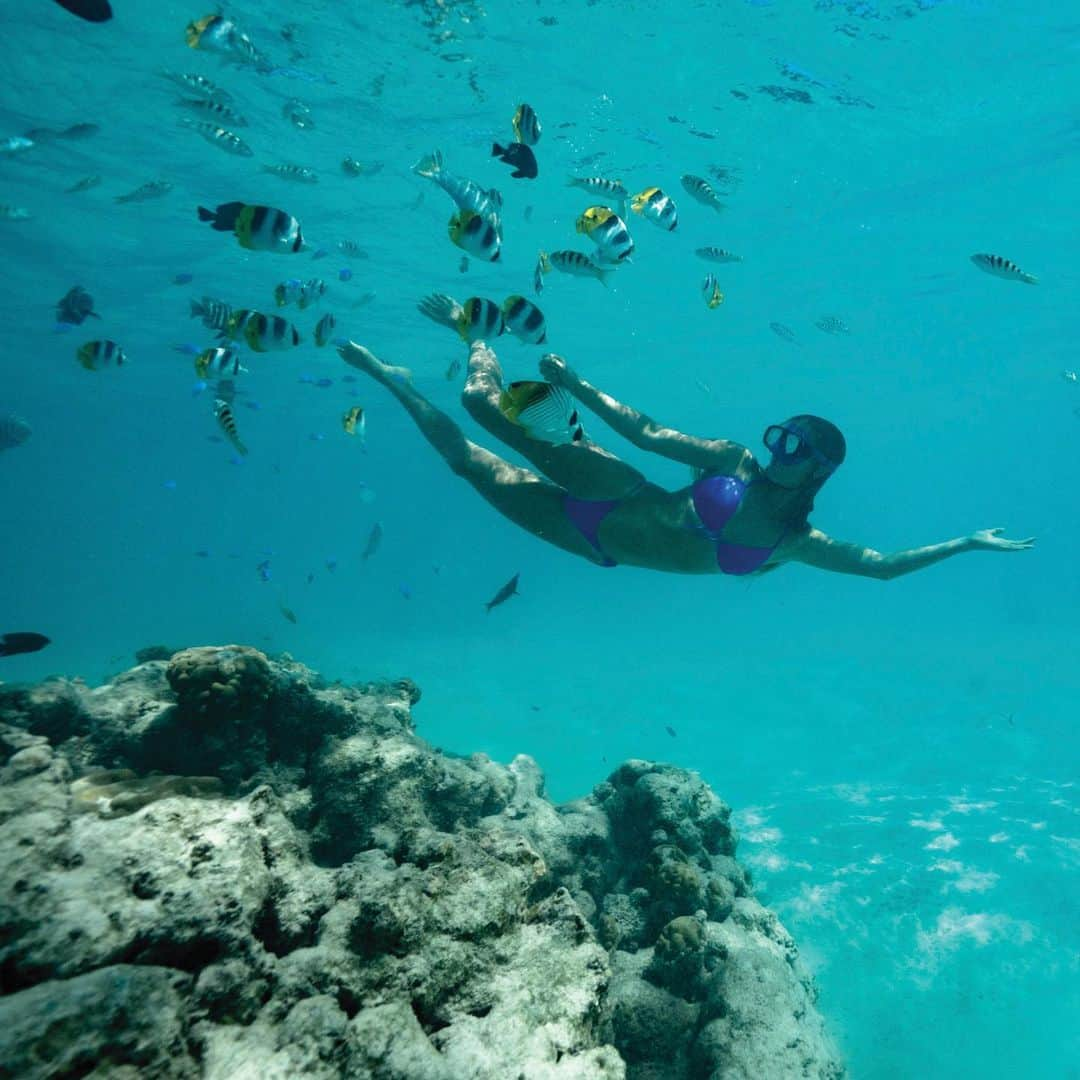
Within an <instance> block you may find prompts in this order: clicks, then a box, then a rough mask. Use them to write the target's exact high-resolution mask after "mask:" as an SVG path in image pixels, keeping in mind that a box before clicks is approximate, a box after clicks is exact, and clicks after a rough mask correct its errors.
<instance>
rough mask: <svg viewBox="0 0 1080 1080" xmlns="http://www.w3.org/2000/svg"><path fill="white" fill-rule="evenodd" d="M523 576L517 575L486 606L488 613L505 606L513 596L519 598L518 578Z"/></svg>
mask: <svg viewBox="0 0 1080 1080" xmlns="http://www.w3.org/2000/svg"><path fill="white" fill-rule="evenodd" d="M519 577H521V574H515V575H514V576H513V577H512V578H511V579H510V580H509V581H508V582H507V583H506V584H505V585H504V586H503V587H502V588H501V589H500V590H499V591H498V592H497V593H496V594H495V595H494V596H493V597H492V598H491V599H490V600H489V601H488V602H487V603H486V604H485V605H484V607H485V609H486V610H487V611H489V612H490V611H491V609H492V608H496V607H498V606H499V605H500V604H505V603H506V601H507V600H509V599H510V597H511V596H517V595H518V590H517V584H518V578H519Z"/></svg>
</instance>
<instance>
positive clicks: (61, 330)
mask: <svg viewBox="0 0 1080 1080" xmlns="http://www.w3.org/2000/svg"><path fill="white" fill-rule="evenodd" d="M74 329H75V324H74V323H69V322H58V323H55V324H54V325H53V333H54V334H66V333H68V332H69V331H70V330H74Z"/></svg>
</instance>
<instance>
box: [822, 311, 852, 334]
mask: <svg viewBox="0 0 1080 1080" xmlns="http://www.w3.org/2000/svg"><path fill="white" fill-rule="evenodd" d="M814 325H815V326H816V327H817V328H818V329H819V330H824V331H825V333H826V334H850V333H851V327H850V326H848V324H847V323H846V322H844V320H843V319H841V318H840V316H839V315H822V316H821V318H820V319H818V320H817V322H815V323H814Z"/></svg>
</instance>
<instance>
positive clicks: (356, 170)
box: [341, 157, 364, 176]
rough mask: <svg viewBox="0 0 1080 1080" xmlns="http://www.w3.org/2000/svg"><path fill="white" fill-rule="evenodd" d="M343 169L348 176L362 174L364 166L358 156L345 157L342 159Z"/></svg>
mask: <svg viewBox="0 0 1080 1080" xmlns="http://www.w3.org/2000/svg"><path fill="white" fill-rule="evenodd" d="M341 171H342V172H343V173H344V174H345V175H346V176H362V175H363V172H364V166H363V165H362V164H361V163H360V162H359V161H357V160H356V158H353V157H345V158H342V159H341Z"/></svg>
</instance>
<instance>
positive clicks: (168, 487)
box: [161, 480, 176, 491]
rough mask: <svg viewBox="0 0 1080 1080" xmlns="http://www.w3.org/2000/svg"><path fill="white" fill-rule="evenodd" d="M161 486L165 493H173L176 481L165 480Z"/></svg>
mask: <svg viewBox="0 0 1080 1080" xmlns="http://www.w3.org/2000/svg"><path fill="white" fill-rule="evenodd" d="M161 486H162V487H163V488H165V490H166V491H175V490H176V481H175V480H166V481H165V482H164V483H163V484H162V485H161Z"/></svg>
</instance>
